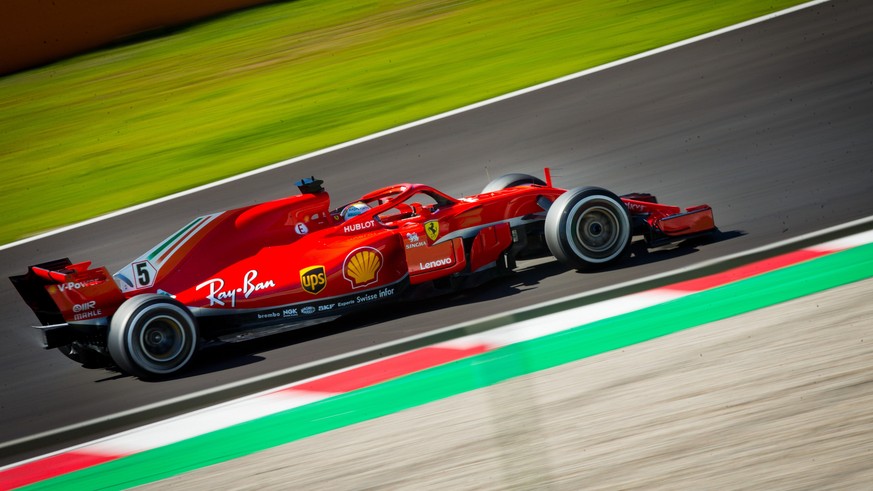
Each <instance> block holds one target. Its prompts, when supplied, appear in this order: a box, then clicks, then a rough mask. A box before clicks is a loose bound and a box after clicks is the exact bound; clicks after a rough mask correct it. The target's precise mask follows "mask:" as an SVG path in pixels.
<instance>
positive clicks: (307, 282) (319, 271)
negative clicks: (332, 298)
mask: <svg viewBox="0 0 873 491" xmlns="http://www.w3.org/2000/svg"><path fill="white" fill-rule="evenodd" d="M300 286H301V287H302V288H303V289H304V290H305V291H307V292H309V293H311V294H313V295H316V294H318V292H320V291H321V290H324V287H326V286H327V275H325V273H324V266H310V267H308V268H304V269H301V270H300Z"/></svg>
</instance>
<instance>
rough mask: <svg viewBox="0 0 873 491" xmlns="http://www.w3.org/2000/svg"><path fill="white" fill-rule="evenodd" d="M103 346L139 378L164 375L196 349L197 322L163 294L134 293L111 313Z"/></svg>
mask: <svg viewBox="0 0 873 491" xmlns="http://www.w3.org/2000/svg"><path fill="white" fill-rule="evenodd" d="M107 347H108V348H109V354H110V356H112V360H113V361H114V362H115V363H116V364H117V365H118V367H119V368H121V369H122V370H124V371H125V372H127V373H130V374H131V375H135V376H137V377H139V378H143V379H149V378H158V377H165V376H168V375H171V374H173V373H176V372H178V371H180V370H182V369H183V368H185V366H186V365H187V364H188V362H189V361H190V360H191V358H192V357H193V356H194V353H195V352H196V351H197V323H196V321H195V319H194V316H193V315H192V314H191V312H190V311H188V309H187V308H186V307H185V306H184V305H182V304H181V303H179V302H177V301H176V300H174V299H172V298H169V297H166V296H163V295H155V294H148V295H138V296H136V297H132V298H130V299H128V300H127V301H125V302H124V303H123V304H121V307H119V309H118V311H117V312H116V313H115V315H114V316H113V317H112V323H111V324H110V328H109V337H108V339H107Z"/></svg>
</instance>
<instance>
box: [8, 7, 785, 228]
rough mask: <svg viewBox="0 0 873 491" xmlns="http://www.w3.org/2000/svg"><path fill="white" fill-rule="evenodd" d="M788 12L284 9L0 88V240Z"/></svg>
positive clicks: (107, 53)
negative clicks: (0, 218)
mask: <svg viewBox="0 0 873 491" xmlns="http://www.w3.org/2000/svg"><path fill="white" fill-rule="evenodd" d="M799 3H802V2H801V1H797V0H769V1H767V2H761V1H760V0H723V1H719V2H712V1H710V0H671V1H667V0H580V1H576V2H567V1H549V0H531V1H525V2H505V1H488V0H481V1H476V0H471V1H459V0H454V1H452V0H443V1H437V0H432V1H378V2H366V1H345V0H301V1H295V2H289V3H283V4H274V5H268V6H264V7H261V8H256V9H251V10H248V11H245V12H241V13H238V14H234V15H230V16H227V17H223V18H219V19H216V20H212V21H209V22H205V23H202V24H198V25H195V26H191V27H189V28H187V29H184V30H182V31H180V32H176V33H174V34H172V35H169V36H165V37H160V38H156V39H152V40H147V41H144V42H140V43H136V44H131V45H127V46H122V47H118V48H114V49H110V50H104V51H100V52H96V53H92V54H88V55H84V56H80V57H77V58H75V59H71V60H67V61H64V62H61V63H57V64H54V65H51V66H48V67H45V68H40V69H36V70H31V71H28V72H23V73H19V74H15V75H11V76H7V77H4V78H0V209H3V210H4V212H5V213H6V214H7V216H6V219H5V220H3V222H2V225H0V243H7V242H10V241H13V240H15V239H19V238H22V237H25V236H28V235H32V234H34V233H38V232H40V231H45V230H49V229H52V228H55V227H58V226H61V225H64V224H69V223H75V222H77V221H81V220H83V219H87V218H90V217H94V216H98V215H100V214H103V213H107V212H110V211H112V210H116V209H120V208H124V207H126V206H130V205H133V204H136V203H141V202H144V201H148V200H150V199H154V198H157V197H160V196H164V195H167V194H171V193H173V192H177V191H181V190H184V189H188V188H191V187H194V186H197V185H200V184H203V183H207V182H210V181H214V180H216V179H219V178H222V177H227V176H231V175H234V174H238V173H241V172H244V171H247V170H250V169H254V168H258V167H261V166H264V165H267V164H270V163H273V162H276V161H279V160H283V159H286V158H290V157H293V156H295V155H300V154H304V153H307V152H310V151H313V150H316V149H319V148H324V147H326V146H330V145H332V144H336V143H341V142H344V141H348V140H351V139H354V138H357V137H360V136H364V135H367V134H370V133H373V132H376V131H379V130H382V129H386V128H390V127H394V126H397V125H400V124H403V123H406V122H410V121H414V120H417V119H421V118H423V117H426V116H430V115H433V114H437V113H440V112H443V111H446V110H450V109H453V108H456V107H460V106H463V105H466V104H469V103H473V102H477V101H480V100H483V99H487V98H489V97H493V96H496V95H500V94H503V93H506V92H510V91H512V90H515V89H519V88H522V87H525V86H529V85H532V84H535V83H538V82H543V81H546V80H549V79H552V78H555V77H559V76H561V75H566V74H568V73H573V72H576V71H579V70H582V69H585V68H588V67H592V66H596V65H599V64H602V63H605V62H608V61H611V60H616V59H620V58H622V57H625V56H628V55H631V54H634V53H639V52H642V51H645V50H648V49H651V48H655V47H658V46H662V45H665V44H668V43H671V42H674V41H678V40H681V39H685V38H688V37H691V36H694V35H697V34H701V33H704V32H708V31H711V30H714V29H717V28H719V27H724V26H727V25H731V24H734V23H737V22H740V21H742V20H746V19H750V18H753V17H757V16H759V15H763V14H766V13H770V12H774V11H777V10H781V9H783V8H786V7H788V6H791V5H795V4H799Z"/></svg>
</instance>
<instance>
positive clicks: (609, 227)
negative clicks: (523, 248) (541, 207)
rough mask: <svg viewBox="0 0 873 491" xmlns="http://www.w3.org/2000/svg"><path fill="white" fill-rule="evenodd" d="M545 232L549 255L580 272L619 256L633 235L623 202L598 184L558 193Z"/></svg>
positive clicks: (548, 216) (549, 213)
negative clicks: (559, 194)
mask: <svg viewBox="0 0 873 491" xmlns="http://www.w3.org/2000/svg"><path fill="white" fill-rule="evenodd" d="M545 235H546V245H548V247H549V251H551V253H552V255H554V256H555V257H556V258H558V260H559V261H561V262H562V263H564V264H566V265H567V266H569V267H571V268H573V269H577V270H581V271H587V270H593V269H597V268H600V267H603V266H605V265H607V264H609V263H612V262H614V261H617V260H619V259H621V258H622V257H623V256H624V255H625V254H626V252H627V249H628V245H630V242H631V239H632V238H633V234H632V232H631V220H630V214H629V213H628V211H627V208H625V206H624V203H623V202H622V201H621V199H620V198H619V197H618V196H616V195H615V194H613V193H611V192H609V191H607V190H605V189H602V188H597V187H579V188H575V189H571V190H569V191H567V192H566V193H564V194H562V195H561V196H559V197H558V199H556V200H555V202H554V203H552V206H551V207H550V208H549V211H548V214H547V215H546V223H545Z"/></svg>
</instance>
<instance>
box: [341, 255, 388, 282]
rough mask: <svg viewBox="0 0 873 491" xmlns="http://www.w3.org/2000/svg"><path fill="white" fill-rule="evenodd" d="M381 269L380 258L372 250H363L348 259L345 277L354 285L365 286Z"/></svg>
mask: <svg viewBox="0 0 873 491" xmlns="http://www.w3.org/2000/svg"><path fill="white" fill-rule="evenodd" d="M381 268H382V257H381V256H380V255H379V254H377V253H376V252H375V251H373V250H370V249H365V250H363V251H360V252H358V253H356V254H355V255H354V256H352V257H351V258H349V262H348V265H347V266H346V275H347V276H348V277H349V278H351V279H352V281H354V283H355V285H365V284H367V283H370V282H372V281H373V280H374V279H375V278H376V273H378V272H379V270H380V269H381Z"/></svg>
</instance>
